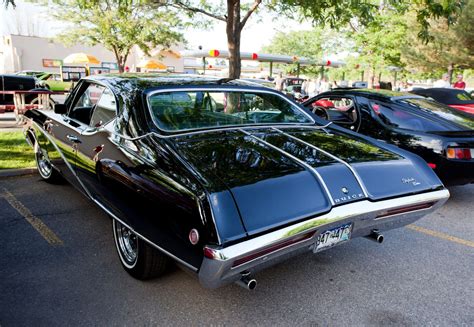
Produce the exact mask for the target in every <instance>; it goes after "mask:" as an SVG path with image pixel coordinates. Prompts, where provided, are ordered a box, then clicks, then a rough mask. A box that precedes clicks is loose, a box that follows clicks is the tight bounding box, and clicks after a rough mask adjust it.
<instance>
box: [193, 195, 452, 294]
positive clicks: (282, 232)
mask: <svg viewBox="0 0 474 327" xmlns="http://www.w3.org/2000/svg"><path fill="white" fill-rule="evenodd" d="M448 198H449V191H448V190H446V189H444V190H439V191H433V192H428V193H423V194H417V195H411V196H405V197H401V198H395V199H390V200H384V201H378V202H371V201H368V200H364V201H360V202H355V203H350V204H346V205H343V206H340V207H335V208H333V209H332V210H331V211H330V212H328V213H326V214H324V215H322V216H319V217H315V218H311V219H308V220H306V221H303V222H300V223H297V224H294V225H291V226H288V227H285V228H282V229H279V230H277V231H274V232H271V233H268V234H265V235H262V236H259V237H256V238H253V239H250V240H247V241H243V242H241V243H238V244H235V245H231V246H228V247H225V248H220V247H210V246H208V247H206V249H205V250H206V251H205V252H206V257H204V260H203V262H202V265H201V268H200V270H199V281H200V283H201V284H202V285H203V286H204V287H206V288H217V287H219V286H222V285H224V284H228V283H231V282H235V281H237V280H239V279H240V278H241V276H242V274H248V273H249V272H250V273H254V272H256V271H259V270H262V269H264V268H266V267H269V266H272V265H274V264H276V263H278V262H281V261H283V260H285V259H287V258H289V257H293V256H295V255H297V254H300V253H303V252H308V251H311V250H312V249H313V248H314V245H315V243H316V240H317V238H318V236H319V235H320V234H321V233H322V232H325V231H326V230H329V229H331V228H334V227H338V226H340V225H343V224H346V223H352V233H351V238H355V237H361V236H367V235H369V234H370V233H371V231H372V230H374V229H377V230H379V231H384V230H389V229H394V228H398V227H402V226H405V225H408V224H411V223H413V222H414V221H416V220H418V219H420V218H421V217H423V216H424V215H426V214H429V213H431V212H433V211H435V210H436V209H437V208H439V207H441V206H442V205H443V204H444V203H445V202H446V201H447V200H448ZM425 204H427V205H425ZM417 206H418V207H417ZM407 207H408V208H410V207H412V208H413V210H409V211H407V212H402V213H399V210H398V209H402V208H407ZM401 211H403V210H401ZM311 232H314V234H312V235H311V237H309V238H302V240H301V241H299V242H297V243H293V244H291V245H288V246H285V247H282V248H279V249H278V250H275V251H273V252H271V251H270V252H268V253H265V254H264V255H261V256H257V257H256V258H254V259H252V260H250V261H248V262H245V263H242V264H238V265H236V264H235V263H236V262H237V260H239V259H241V258H243V257H247V256H251V255H252V254H255V253H258V252H260V251H262V250H265V249H271V248H272V247H274V246H275V244H282V243H284V242H285V241H286V240H289V239H292V238H295V236H296V237H298V235H307V234H308V233H311Z"/></svg>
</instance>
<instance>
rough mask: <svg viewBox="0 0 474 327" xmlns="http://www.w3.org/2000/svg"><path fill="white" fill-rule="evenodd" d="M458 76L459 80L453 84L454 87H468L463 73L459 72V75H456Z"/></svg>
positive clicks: (462, 88)
mask: <svg viewBox="0 0 474 327" xmlns="http://www.w3.org/2000/svg"><path fill="white" fill-rule="evenodd" d="M456 78H457V81H456V83H454V84H453V87H454V88H455V89H461V90H464V89H465V88H466V82H464V81H463V80H462V74H458V75H457V76H456Z"/></svg>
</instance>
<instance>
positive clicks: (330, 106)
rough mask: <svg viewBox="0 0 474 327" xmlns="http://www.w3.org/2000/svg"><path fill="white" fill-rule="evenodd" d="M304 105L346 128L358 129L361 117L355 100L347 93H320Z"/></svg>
mask: <svg viewBox="0 0 474 327" xmlns="http://www.w3.org/2000/svg"><path fill="white" fill-rule="evenodd" d="M306 107H307V108H308V109H309V110H311V111H312V112H313V113H315V114H316V115H318V116H319V117H321V118H323V119H326V120H329V121H332V122H333V123H335V124H337V125H339V126H342V127H345V128H347V129H350V130H353V131H358V130H359V128H360V123H361V118H360V110H359V109H358V105H357V101H356V100H355V98H354V97H352V96H349V95H347V96H346V95H344V96H342V95H331V94H329V95H322V96H318V97H315V98H314V99H313V101H311V102H310V103H308V104H306Z"/></svg>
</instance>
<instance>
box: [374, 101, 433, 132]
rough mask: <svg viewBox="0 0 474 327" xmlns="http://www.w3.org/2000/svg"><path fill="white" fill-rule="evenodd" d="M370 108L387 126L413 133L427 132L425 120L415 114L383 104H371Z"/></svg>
mask: <svg viewBox="0 0 474 327" xmlns="http://www.w3.org/2000/svg"><path fill="white" fill-rule="evenodd" d="M370 106H371V107H372V110H373V111H374V113H375V114H376V115H377V116H378V117H379V118H380V120H381V121H382V122H383V123H384V124H386V125H389V126H392V127H396V128H402V129H408V130H413V131H423V130H425V127H424V122H423V119H422V118H421V117H419V116H417V115H415V114H412V113H410V112H408V111H405V110H401V109H399V108H397V107H394V106H388V105H386V104H384V103H382V102H371V103H370Z"/></svg>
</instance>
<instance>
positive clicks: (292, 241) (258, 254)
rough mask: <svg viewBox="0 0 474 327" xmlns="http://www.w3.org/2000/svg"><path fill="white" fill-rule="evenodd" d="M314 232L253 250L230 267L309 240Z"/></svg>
mask: <svg viewBox="0 0 474 327" xmlns="http://www.w3.org/2000/svg"><path fill="white" fill-rule="evenodd" d="M314 233H316V231H312V232H309V233H306V234H302V235H298V236H295V237H293V238H290V239H288V240H285V241H282V242H279V243H276V244H274V245H271V246H269V247H267V248H264V249H263V250H260V251H257V252H254V253H252V254H249V255H247V256H245V257H242V258H240V259H237V260H235V261H234V263H233V264H232V267H237V266H240V265H242V264H244V263H246V262H249V261H252V260H254V259H256V258H259V257H263V256H264V255H266V254H269V253H272V252H275V251H277V250H281V249H283V248H286V247H288V246H290V245H294V244H296V243H300V242H303V241H306V240H309V239H310V238H312V237H313V236H314Z"/></svg>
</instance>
